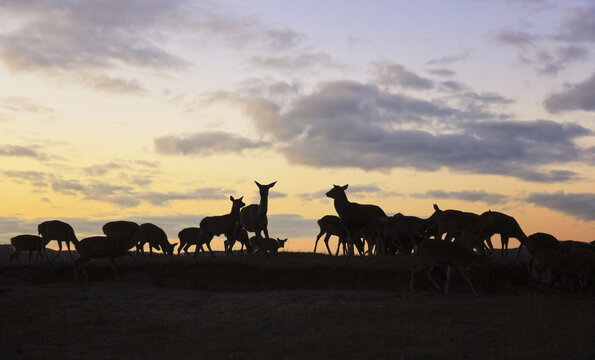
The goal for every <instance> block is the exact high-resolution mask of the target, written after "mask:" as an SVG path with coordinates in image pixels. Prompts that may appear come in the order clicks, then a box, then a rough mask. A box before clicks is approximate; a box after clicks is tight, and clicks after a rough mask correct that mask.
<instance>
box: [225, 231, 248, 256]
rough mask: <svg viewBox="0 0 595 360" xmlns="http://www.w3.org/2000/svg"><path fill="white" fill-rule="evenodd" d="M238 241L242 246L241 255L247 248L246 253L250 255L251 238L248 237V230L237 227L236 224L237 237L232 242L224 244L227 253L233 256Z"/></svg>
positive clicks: (226, 241)
mask: <svg viewBox="0 0 595 360" xmlns="http://www.w3.org/2000/svg"><path fill="white" fill-rule="evenodd" d="M236 241H237V242H239V243H240V244H241V245H242V246H241V248H240V254H242V253H243V252H244V247H246V252H248V253H250V252H251V247H250V238H249V236H248V232H247V231H246V229H244V228H242V227H239V226H237V224H236V233H235V236H234V237H233V239H232V240H231V241H228V240H225V241H224V242H223V243H224V245H225V251H226V253H228V254H230V255H232V254H233V246H234V245H235V243H236Z"/></svg>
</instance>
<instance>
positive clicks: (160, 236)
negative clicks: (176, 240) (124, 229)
mask: <svg viewBox="0 0 595 360" xmlns="http://www.w3.org/2000/svg"><path fill="white" fill-rule="evenodd" d="M140 231H141V235H142V240H140V241H139V243H138V244H137V245H136V255H137V256H138V252H139V251H140V252H141V254H142V255H143V257H144V256H145V251H144V249H143V248H144V246H145V244H146V243H149V253H150V256H151V257H153V248H155V249H157V250H159V249H161V251H162V252H163V253H164V254H166V255H169V256H173V255H174V247H176V244H170V242H169V240H167V234H166V233H165V231H163V229H161V228H160V227H159V226H157V225H155V224H151V223H144V224H141V225H140Z"/></svg>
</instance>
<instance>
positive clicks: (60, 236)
mask: <svg viewBox="0 0 595 360" xmlns="http://www.w3.org/2000/svg"><path fill="white" fill-rule="evenodd" d="M37 231H38V233H39V235H41V237H42V238H43V241H45V242H46V244H47V243H48V242H50V241H51V240H56V241H57V242H58V252H57V253H56V255H54V257H53V258H52V260H54V259H55V258H57V257H58V255H60V252H61V251H62V241H64V242H65V243H66V247H67V248H68V255H70V258H71V259H72V253H71V252H70V243H71V242H72V243H74V241H75V240H77V238H76V235H75V234H74V230H73V229H72V226H70V225H69V224H67V223H65V222H63V221H60V220H49V221H44V222H42V223H41V224H39V225H37Z"/></svg>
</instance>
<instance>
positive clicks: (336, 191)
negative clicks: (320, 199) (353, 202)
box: [326, 184, 349, 199]
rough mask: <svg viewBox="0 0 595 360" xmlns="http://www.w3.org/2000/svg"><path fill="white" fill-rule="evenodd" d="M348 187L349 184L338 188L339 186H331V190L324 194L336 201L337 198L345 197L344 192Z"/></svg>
mask: <svg viewBox="0 0 595 360" xmlns="http://www.w3.org/2000/svg"><path fill="white" fill-rule="evenodd" d="M348 186H349V184H347V185H344V186H339V185H335V184H333V188H332V189H330V190H329V191H328V192H327V193H326V196H327V197H330V198H331V199H337V198H339V197H343V196H345V190H347V187H348Z"/></svg>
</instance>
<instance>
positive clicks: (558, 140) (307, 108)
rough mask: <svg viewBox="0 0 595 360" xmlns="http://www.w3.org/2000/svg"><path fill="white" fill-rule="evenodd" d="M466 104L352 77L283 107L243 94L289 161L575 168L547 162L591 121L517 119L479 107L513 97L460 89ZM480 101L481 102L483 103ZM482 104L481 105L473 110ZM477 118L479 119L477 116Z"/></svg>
mask: <svg viewBox="0 0 595 360" xmlns="http://www.w3.org/2000/svg"><path fill="white" fill-rule="evenodd" d="M461 98H465V99H466V100H467V101H468V102H471V103H472V104H473V106H468V110H458V109H455V108H453V107H450V106H448V105H446V104H444V103H441V102H433V101H426V100H419V99H416V98H413V97H410V96H406V95H403V94H399V93H395V92H390V91H386V90H380V89H379V88H378V87H376V86H375V85H371V84H363V83H358V82H353V81H347V80H343V81H333V82H324V83H321V84H319V86H318V88H317V89H315V90H314V91H313V92H312V93H310V94H299V95H297V96H295V97H294V99H293V100H292V101H291V103H290V105H289V106H287V107H286V108H284V110H281V107H279V106H278V105H276V104H275V103H274V102H271V101H269V100H266V99H260V98H257V99H254V98H248V99H241V100H238V102H239V103H240V104H241V105H242V106H244V110H245V112H246V114H247V115H248V116H249V117H250V118H251V119H252V120H253V122H254V125H255V126H256V127H257V129H258V130H259V131H261V132H262V133H265V134H269V135H271V136H273V137H274V138H276V139H277V141H278V142H279V147H278V148H279V149H280V151H281V153H282V154H283V155H285V157H286V158H287V160H288V161H289V162H290V163H294V164H302V165H308V166H314V167H346V168H361V169H364V170H379V169H391V168H396V167H405V168H415V169H420V170H427V171H435V170H438V169H441V168H449V169H451V170H455V171H459V172H466V173H477V174H497V175H506V176H513V177H517V178H521V179H524V180H527V181H537V182H555V181H568V180H572V179H575V178H576V177H577V174H576V173H574V172H571V171H565V170H560V169H548V170H542V169H541V167H542V166H545V165H553V164H558V163H566V162H574V161H581V160H582V159H583V158H584V151H585V149H583V148H580V147H579V146H578V145H576V144H575V142H574V140H575V139H577V138H580V137H585V136H589V135H591V134H592V132H591V131H590V130H589V129H586V128H584V127H581V126H579V125H574V124H559V123H557V122H554V121H548V120H534V121H515V120H509V119H502V118H499V117H497V116H496V115H495V114H491V113H486V112H480V111H484V110H483V109H482V108H485V105H486V104H495V105H506V104H508V103H510V102H511V100H510V99H507V98H504V97H502V96H500V95H498V94H492V93H488V94H477V93H473V92H469V93H466V94H465V96H463V97H457V99H461ZM481 104H483V105H481ZM476 109H480V110H476ZM479 120H480V121H479Z"/></svg>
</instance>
